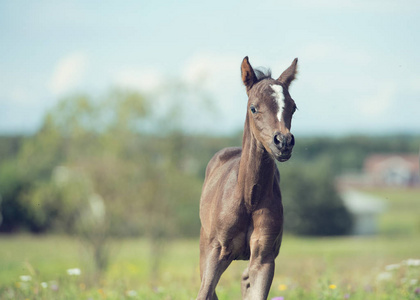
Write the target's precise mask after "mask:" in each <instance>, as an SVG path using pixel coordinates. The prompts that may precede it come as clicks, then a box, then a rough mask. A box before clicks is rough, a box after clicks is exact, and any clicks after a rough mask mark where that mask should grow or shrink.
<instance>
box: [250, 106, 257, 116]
mask: <svg viewBox="0 0 420 300" xmlns="http://www.w3.org/2000/svg"><path fill="white" fill-rule="evenodd" d="M249 109H250V110H251V112H252V113H253V114H255V113H256V112H257V109H256V108H255V106H254V105H251V107H250V108H249Z"/></svg>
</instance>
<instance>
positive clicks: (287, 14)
mask: <svg viewBox="0 0 420 300" xmlns="http://www.w3.org/2000/svg"><path fill="white" fill-rule="evenodd" d="M419 32H420V2H419V1H417V0H413V1H404V0H396V1H394V0H371V1H364V0H353V1H350V0H343V1H336V0H319V1H318V0H314V1H303V0H295V1H265V0H262V1H258V2H257V1H226V0H225V1H220V0H214V1H196V0H194V1H191V0H185V1H86V0H83V1H43V0H40V1H29V0H22V1H6V0H5V1H1V2H0V134H16V133H18V134H21V133H26V134H27V133H34V132H36V131H37V130H38V129H39V127H40V125H41V124H42V120H43V118H44V116H45V113H46V112H47V111H49V110H50V109H51V108H52V107H54V105H55V104H56V103H57V102H58V101H59V100H60V99H63V98H64V97H66V96H69V95H72V94H75V93H79V92H82V93H88V94H91V95H100V94H105V93H106V92H107V91H109V90H110V89H111V88H123V89H133V90H136V91H139V92H141V93H144V94H145V95H149V96H150V95H156V94H159V93H164V92H165V89H167V88H168V86H169V85H170V84H171V83H177V82H178V83H182V84H184V85H186V86H192V87H197V89H198V90H200V91H201V93H204V94H205V95H206V99H207V101H208V102H211V105H210V106H211V108H210V107H209V105H203V103H202V102H203V101H201V100H200V97H199V96H198V95H197V93H195V94H194V93H193V94H191V95H189V96H186V97H185V98H183V99H180V98H182V97H180V96H176V95H173V97H172V95H171V94H170V92H167V95H166V97H163V98H161V99H160V100H159V101H156V104H155V105H159V106H160V107H170V106H173V105H174V101H182V102H183V104H182V105H184V106H183V107H188V109H185V110H186V112H185V114H186V118H185V120H187V121H185V122H184V124H183V125H182V126H184V128H185V129H186V130H188V131H192V132H202V133H212V134H230V133H233V132H237V131H239V130H241V128H243V124H244V119H245V111H246V103H247V96H246V93H245V88H244V86H243V84H242V82H241V77H240V64H241V62H242V59H243V58H244V57H245V56H248V57H249V60H250V62H251V64H252V66H254V67H258V66H263V67H267V68H270V69H271V70H272V74H273V77H274V78H277V77H278V76H279V75H280V74H281V73H282V72H283V71H284V70H285V69H286V68H287V67H288V66H289V65H290V64H291V62H292V61H293V59H294V58H295V57H298V58H299V63H298V69H299V74H298V77H297V80H295V81H294V82H293V83H292V85H291V87H290V94H291V96H292V98H293V99H294V100H295V102H296V104H297V106H298V111H297V112H296V113H295V116H294V119H293V123H292V132H294V133H295V134H296V133H300V134H306V135H311V134H318V135H348V134H368V135H370V134H389V133H390V134H399V133H404V134H406V133H407V134H419V133H420V117H419V112H420V34H419ZM168 91H170V90H169V89H168ZM168 94H169V96H168ZM150 97H151V96H150Z"/></svg>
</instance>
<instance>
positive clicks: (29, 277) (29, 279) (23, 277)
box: [19, 275, 32, 281]
mask: <svg viewBox="0 0 420 300" xmlns="http://www.w3.org/2000/svg"><path fill="white" fill-rule="evenodd" d="M19 278H20V280H22V281H31V280H32V277H31V276H30V275H22V276H19Z"/></svg>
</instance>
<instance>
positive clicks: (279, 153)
mask: <svg viewBox="0 0 420 300" xmlns="http://www.w3.org/2000/svg"><path fill="white" fill-rule="evenodd" d="M294 145H295V137H294V136H293V134H291V133H290V132H289V133H287V134H282V133H280V132H276V133H275V134H274V137H273V143H272V146H271V147H270V148H271V150H272V152H273V154H274V156H275V157H276V159H277V160H278V161H281V162H283V161H286V160H288V159H289V158H290V157H291V156H292V150H293V146H294Z"/></svg>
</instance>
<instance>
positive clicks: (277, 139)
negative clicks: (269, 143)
mask: <svg viewBox="0 0 420 300" xmlns="http://www.w3.org/2000/svg"><path fill="white" fill-rule="evenodd" d="M274 144H276V145H277V146H278V145H281V136H280V134H275V135H274Z"/></svg>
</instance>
